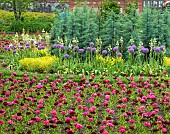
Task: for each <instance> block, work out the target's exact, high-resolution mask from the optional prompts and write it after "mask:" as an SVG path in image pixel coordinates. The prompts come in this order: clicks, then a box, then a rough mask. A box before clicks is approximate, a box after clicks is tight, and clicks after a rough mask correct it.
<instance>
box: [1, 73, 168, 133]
mask: <svg viewBox="0 0 170 134" xmlns="http://www.w3.org/2000/svg"><path fill="white" fill-rule="evenodd" d="M165 74H166V72H164V73H163V74H162V75H161V76H159V77H154V76H153V75H152V74H151V75H150V76H149V77H145V76H143V75H140V76H130V77H129V76H127V75H126V74H124V76H120V77H117V76H116V77H115V76H108V73H107V72H104V74H103V75H100V76H97V75H94V74H89V75H88V76H87V75H85V74H81V75H62V74H50V75H43V77H42V75H41V74H37V75H33V76H32V75H30V74H28V73H18V72H11V73H9V71H8V75H6V73H5V71H3V72H0V95H1V97H0V106H1V107H0V115H1V118H0V133H17V134H18V133H50V134H56V133H64V134H70V133H74V134H79V133H87V134H90V133H93V134H98V133H103V134H110V133H117V134H122V133H138V132H140V133H156V134H160V133H163V134H164V133H165V134H167V133H168V132H169V131H170V121H169V117H170V113H169V110H170V102H169V97H170V91H169V86H170V79H169V78H168V77H166V75H165ZM11 109H12V110H11Z"/></svg>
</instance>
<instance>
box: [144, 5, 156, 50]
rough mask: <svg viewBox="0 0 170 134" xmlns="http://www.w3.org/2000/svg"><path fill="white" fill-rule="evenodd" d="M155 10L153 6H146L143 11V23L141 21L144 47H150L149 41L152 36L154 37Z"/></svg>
mask: <svg viewBox="0 0 170 134" xmlns="http://www.w3.org/2000/svg"><path fill="white" fill-rule="evenodd" d="M153 14H154V10H153V9H151V8H148V7H147V8H145V9H144V11H143V13H142V21H141V22H142V23H141V25H142V26H141V30H142V33H141V40H142V42H143V44H144V47H148V48H149V42H150V40H151V39H152V38H154V36H153V35H154V34H153V32H154V24H153V20H154V15H153Z"/></svg>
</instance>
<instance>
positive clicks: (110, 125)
mask: <svg viewBox="0 0 170 134" xmlns="http://www.w3.org/2000/svg"><path fill="white" fill-rule="evenodd" d="M106 125H107V126H109V127H114V125H113V124H112V123H107V124H106Z"/></svg>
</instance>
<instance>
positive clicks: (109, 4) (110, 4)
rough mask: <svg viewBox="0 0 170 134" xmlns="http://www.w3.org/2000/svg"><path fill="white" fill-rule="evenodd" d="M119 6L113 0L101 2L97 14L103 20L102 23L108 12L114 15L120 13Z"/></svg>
mask: <svg viewBox="0 0 170 134" xmlns="http://www.w3.org/2000/svg"><path fill="white" fill-rule="evenodd" d="M120 8H121V7H120V6H119V4H118V2H115V1H113V0H103V1H102V2H101V5H100V6H99V12H100V14H101V16H102V18H103V21H105V20H106V18H107V16H108V15H109V14H110V12H114V13H115V14H119V13H120Z"/></svg>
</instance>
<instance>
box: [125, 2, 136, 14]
mask: <svg viewBox="0 0 170 134" xmlns="http://www.w3.org/2000/svg"><path fill="white" fill-rule="evenodd" d="M137 9H138V1H137V0H136V1H134V2H128V3H126V9H125V11H124V12H125V14H130V13H131V12H132V11H134V10H137Z"/></svg>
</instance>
